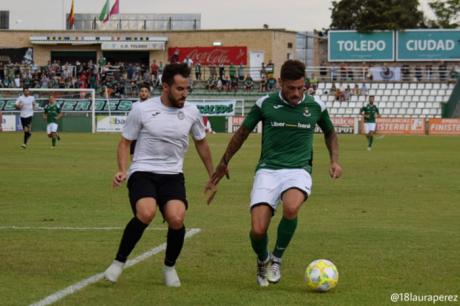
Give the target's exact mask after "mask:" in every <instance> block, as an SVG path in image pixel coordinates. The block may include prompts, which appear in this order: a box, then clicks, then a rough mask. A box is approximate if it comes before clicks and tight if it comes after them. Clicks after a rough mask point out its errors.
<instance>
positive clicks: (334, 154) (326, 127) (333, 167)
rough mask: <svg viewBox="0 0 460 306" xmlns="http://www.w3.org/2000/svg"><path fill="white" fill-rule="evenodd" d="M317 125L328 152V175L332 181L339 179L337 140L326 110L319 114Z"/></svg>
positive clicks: (340, 169)
mask: <svg viewBox="0 0 460 306" xmlns="http://www.w3.org/2000/svg"><path fill="white" fill-rule="evenodd" d="M318 125H319V127H320V128H321V130H322V131H323V133H324V141H325V143H326V147H327V150H328V151H329V160H330V166H329V175H330V176H331V177H332V178H333V179H336V178H339V177H340V176H341V175H342V166H340V164H339V140H338V138H337V133H336V131H335V129H334V125H333V124H332V121H331V119H330V118H329V114H328V112H327V110H324V111H323V112H322V113H321V118H320V120H319V121H318Z"/></svg>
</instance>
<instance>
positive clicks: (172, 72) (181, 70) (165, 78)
mask: <svg viewBox="0 0 460 306" xmlns="http://www.w3.org/2000/svg"><path fill="white" fill-rule="evenodd" d="M178 74H179V75H181V76H183V77H184V78H188V77H189V76H190V67H189V66H188V65H187V64H185V63H184V64H169V65H166V66H165V68H164V70H163V75H162V76H161V82H162V83H163V84H168V85H169V86H171V85H172V84H173V83H174V77H175V76H176V75H178Z"/></svg>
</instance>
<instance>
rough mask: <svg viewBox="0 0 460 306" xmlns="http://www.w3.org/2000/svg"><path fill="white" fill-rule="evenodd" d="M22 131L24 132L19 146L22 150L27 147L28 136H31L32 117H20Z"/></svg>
mask: <svg viewBox="0 0 460 306" xmlns="http://www.w3.org/2000/svg"><path fill="white" fill-rule="evenodd" d="M21 124H22V130H23V131H24V142H23V144H22V145H21V147H22V148H24V149H25V148H26V147H27V142H28V141H29V138H30V136H32V117H27V118H22V117H21Z"/></svg>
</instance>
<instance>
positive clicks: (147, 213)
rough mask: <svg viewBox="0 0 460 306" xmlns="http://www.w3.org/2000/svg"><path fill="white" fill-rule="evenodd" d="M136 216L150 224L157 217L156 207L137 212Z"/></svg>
mask: <svg viewBox="0 0 460 306" xmlns="http://www.w3.org/2000/svg"><path fill="white" fill-rule="evenodd" d="M136 217H137V218H138V219H139V220H141V222H142V223H144V224H150V222H152V220H153V218H154V217H155V209H148V208H144V209H141V210H138V211H137V212H136Z"/></svg>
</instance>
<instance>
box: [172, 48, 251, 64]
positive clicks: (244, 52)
mask: <svg viewBox="0 0 460 306" xmlns="http://www.w3.org/2000/svg"><path fill="white" fill-rule="evenodd" d="M187 57H188V58H190V59H191V60H192V61H193V64H196V63H200V64H201V65H211V64H212V65H220V64H224V65H230V64H233V65H239V64H243V65H247V61H248V49H247V47H189V48H176V47H172V48H168V58H169V59H171V58H174V61H175V62H180V63H182V62H184V59H186V58H187Z"/></svg>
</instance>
